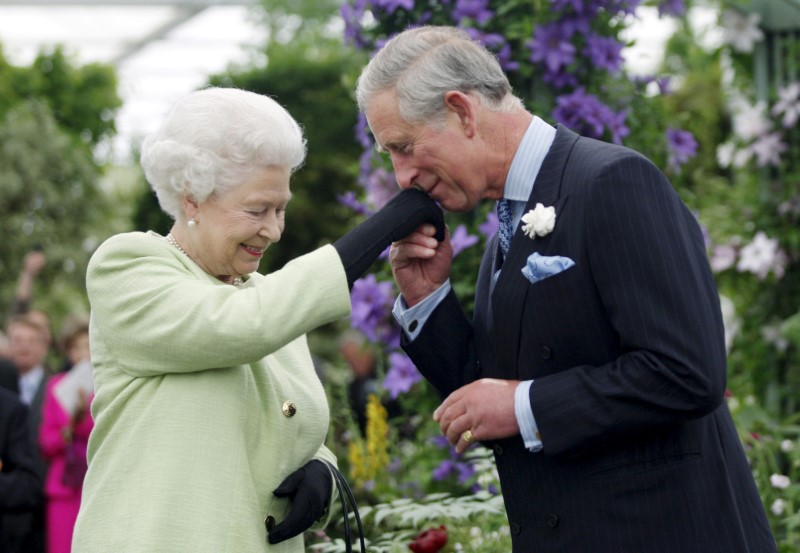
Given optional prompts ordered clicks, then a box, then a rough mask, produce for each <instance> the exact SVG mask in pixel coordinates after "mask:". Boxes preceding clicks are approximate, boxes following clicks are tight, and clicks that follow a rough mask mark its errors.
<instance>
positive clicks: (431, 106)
mask: <svg viewBox="0 0 800 553" xmlns="http://www.w3.org/2000/svg"><path fill="white" fill-rule="evenodd" d="M392 88H394V90H395V93H396V94H397V105H398V110H399V113H400V116H401V117H402V118H403V119H404V120H405V121H407V122H409V123H420V122H424V121H427V122H432V126H436V125H441V124H443V122H444V117H445V105H444V94H445V93H446V92H448V91H450V90H457V91H459V92H463V93H464V94H470V93H471V94H473V95H475V96H477V97H478V98H479V99H480V101H481V102H482V104H483V105H485V106H486V107H487V108H488V109H490V110H492V111H497V112H509V111H512V110H513V109H515V108H519V107H521V106H522V102H521V101H520V100H519V98H516V97H515V96H514V95H513V94H512V90H511V84H510V83H509V82H508V77H507V76H506V74H505V73H504V72H503V69H502V68H501V67H500V64H499V62H498V61H497V58H496V57H495V56H494V55H493V54H492V53H491V52H489V51H488V50H487V49H486V48H485V47H483V46H482V45H481V44H479V43H477V42H475V41H474V40H472V38H470V36H469V35H468V34H467V33H466V32H464V31H462V30H461V29H458V28H455V27H433V26H427V27H417V28H415V29H409V30H406V31H403V32H402V33H400V34H398V35H397V36H395V37H394V38H392V39H391V40H390V41H389V42H387V43H386V45H385V46H384V47H383V48H382V49H381V50H380V51H379V52H378V53H377V54H375V56H374V57H373V58H372V60H370V62H369V64H367V66H366V67H365V68H364V71H362V73H361V76H360V77H359V79H358V83H357V84H356V101H357V102H358V108H359V109H360V110H361V111H362V112H365V111H366V110H367V107H368V106H369V103H370V102H371V101H372V100H373V98H374V97H375V96H376V95H377V94H379V93H380V92H383V91H385V90H390V89H392Z"/></svg>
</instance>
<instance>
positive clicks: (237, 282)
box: [164, 232, 244, 286]
mask: <svg viewBox="0 0 800 553" xmlns="http://www.w3.org/2000/svg"><path fill="white" fill-rule="evenodd" d="M164 240H166V241H167V242H169V243H170V244H171V245H172V246H175V249H177V250H178V251H179V252H181V253H182V254H183V255H185V256H186V257H188V258H189V259H192V258H191V256H190V255H189V254H188V253H186V250H184V249H183V248H182V247H181V245H180V244H178V241H177V240H175V237H174V236H172V233H171V232H170V233H168V234H167V235H166V236H165V237H164ZM192 261H194V260H192ZM231 284H233V285H234V286H241V285H242V284H244V281H243V280H242V277H233V282H232V283H231Z"/></svg>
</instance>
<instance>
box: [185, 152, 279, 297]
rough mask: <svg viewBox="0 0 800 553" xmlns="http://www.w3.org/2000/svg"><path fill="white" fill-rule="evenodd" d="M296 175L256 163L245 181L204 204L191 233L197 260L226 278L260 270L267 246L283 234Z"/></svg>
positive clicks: (193, 253) (193, 252) (199, 209)
mask: <svg viewBox="0 0 800 553" xmlns="http://www.w3.org/2000/svg"><path fill="white" fill-rule="evenodd" d="M290 175H291V172H290V171H289V169H288V168H286V167H267V168H260V169H256V170H254V171H253V172H252V173H250V176H249V177H247V178H246V179H245V180H244V181H243V182H242V184H240V185H239V186H236V187H235V188H232V189H231V190H229V191H228V192H226V193H225V194H223V195H220V196H217V195H212V196H211V197H210V198H209V199H208V200H207V201H205V202H204V203H202V204H200V205H198V206H197V207H196V211H195V213H194V215H193V218H194V219H195V221H196V222H197V224H196V225H195V226H194V227H192V228H189V229H188V232H187V233H186V234H187V240H186V241H187V244H186V246H188V247H189V248H191V250H190V252H189V253H190V255H191V257H192V258H193V259H194V260H195V262H196V263H197V264H198V265H200V266H201V267H202V268H203V269H205V270H206V272H208V273H209V274H212V275H214V276H216V277H217V278H219V279H220V280H222V281H224V282H232V281H233V278H234V277H237V276H242V275H247V274H249V273H252V272H255V271H256V270H257V269H258V264H259V262H260V261H261V258H262V257H263V255H264V251H265V250H266V249H267V248H268V247H269V245H270V244H272V243H274V242H277V241H279V240H280V239H281V234H282V233H283V227H284V215H285V213H286V206H287V204H288V203H289V200H290V199H291V197H292V193H291V192H290V191H289V177H290ZM186 246H184V247H186Z"/></svg>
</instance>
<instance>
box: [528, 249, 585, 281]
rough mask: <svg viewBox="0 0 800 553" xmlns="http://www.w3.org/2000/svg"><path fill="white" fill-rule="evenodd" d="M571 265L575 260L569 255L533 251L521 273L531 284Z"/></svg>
mask: <svg viewBox="0 0 800 553" xmlns="http://www.w3.org/2000/svg"><path fill="white" fill-rule="evenodd" d="M573 265H575V262H574V261H573V260H571V259H570V258H569V257H563V256H560V255H553V256H544V255H539V254H538V253H536V252H534V253H532V254H531V255H530V257H528V262H527V263H526V264H525V266H524V267H523V268H522V274H523V275H525V278H527V279H528V280H530V281H531V283H532V284H536V283H537V282H539V281H540V280H544V279H546V278H547V277H551V276H553V275H557V274H558V273H560V272H561V271H566V270H567V269H569V268H570V267H572V266H573Z"/></svg>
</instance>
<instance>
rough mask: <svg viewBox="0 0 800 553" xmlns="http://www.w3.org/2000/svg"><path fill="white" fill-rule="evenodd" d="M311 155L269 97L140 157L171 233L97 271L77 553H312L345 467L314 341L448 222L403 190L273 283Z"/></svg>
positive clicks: (231, 106)
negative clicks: (408, 248)
mask: <svg viewBox="0 0 800 553" xmlns="http://www.w3.org/2000/svg"><path fill="white" fill-rule="evenodd" d="M304 157H305V141H304V139H303V135H302V132H301V130H300V128H299V126H298V125H297V123H296V122H295V121H294V119H292V117H291V116H290V115H289V114H288V113H287V112H286V111H285V110H284V109H283V108H282V107H281V106H280V105H278V104H277V103H276V102H275V101H273V100H272V99H270V98H267V97H265V96H261V95H258V94H254V93H250V92H245V91H242V90H236V89H216V88H212V89H206V90H203V91H198V92H195V93H193V94H191V95H189V96H188V97H186V98H185V99H183V100H182V101H180V102H179V103H178V104H177V105H176V106H175V107H174V108H173V110H172V111H171V112H170V114H169V115H168V116H167V119H166V121H165V122H164V123H163V125H162V127H161V129H160V130H159V131H158V132H157V133H156V134H155V135H153V136H152V137H149V138H148V139H147V140H146V141H145V143H144V144H143V147H142V167H143V168H144V171H145V175H146V176H147V179H148V181H149V182H150V183H151V185H152V187H153V189H154V190H155V192H156V194H157V196H158V199H159V203H160V205H161V207H162V208H163V209H164V211H166V212H167V213H168V214H169V215H171V216H172V217H173V218H174V219H175V224H174V225H173V227H172V229H171V231H170V233H169V234H167V236H165V237H164V236H160V235H158V234H156V233H154V232H148V233H137V232H134V233H127V234H121V235H117V236H114V237H112V238H110V239H109V240H107V241H106V242H105V243H104V244H102V245H101V246H100V248H98V250H97V251H96V252H95V254H94V255H93V256H92V259H91V261H90V263H89V268H88V273H87V289H88V294H89V300H90V304H91V310H92V318H91V348H92V360H93V363H94V370H95V376H94V378H95V394H96V395H95V399H94V402H93V404H92V414H93V416H94V419H95V427H94V430H93V432H92V435H91V438H90V441H89V471H88V473H87V475H86V480H85V485H84V491H83V501H82V504H81V511H80V514H79V518H78V522H77V526H76V529H75V537H74V540H73V551H75V552H77V553H100V552H102V553H108V552H111V551H113V552H114V553H120V552H158V553H170V552H181V553H185V552H192V553H202V552H208V553H222V552H231V553H250V552H257V551H269V552H300V551H303V550H304V546H303V538H302V532H303V531H304V530H306V529H308V528H310V527H312V526H314V527H317V526H321V525H324V524H325V522H326V520H325V515H324V513H326V512H328V511H327V507H328V506H329V503H330V501H331V499H332V493H333V492H332V488H333V486H332V477H331V474H330V471H329V470H328V468H327V467H326V466H325V465H324V464H323V463H322V462H321V460H326V461H330V462H335V459H334V456H333V455H332V453H331V452H330V451H329V450H328V449H327V448H326V447H325V446H324V445H323V443H324V440H325V435H326V432H327V430H328V421H329V413H328V405H327V402H326V399H325V394H324V390H323V388H322V385H321V383H320V381H319V380H318V378H317V376H316V374H315V372H314V368H313V365H312V361H311V356H310V353H309V350H308V347H307V345H306V338H305V333H306V332H308V331H309V330H311V329H313V328H315V327H318V326H320V325H322V324H325V323H328V322H330V321H333V320H335V319H338V318H340V317H343V316H346V315H347V314H348V313H349V310H350V298H349V289H350V287H352V283H353V281H354V280H355V279H357V278H358V277H359V276H360V275H361V274H362V273H363V272H364V271H366V269H367V268H368V267H369V265H370V264H371V263H372V261H374V260H375V259H376V258H377V256H378V255H379V254H380V252H381V251H382V250H383V249H384V248H386V247H387V246H388V245H389V244H390V243H391V242H392V241H394V240H397V239H399V238H401V237H403V236H405V235H407V234H408V233H410V232H411V231H412V230H414V229H415V228H416V227H417V226H418V225H420V224H423V223H432V224H433V225H434V226H435V227H436V229H437V231H438V232H439V236H440V237H442V236H443V232H444V223H443V220H442V214H441V211H440V210H439V208H438V207H437V206H436V205H435V204H434V203H433V202H432V201H431V200H430V199H428V197H427V196H426V195H425V194H423V193H421V192H418V191H413V192H414V193H413V194H408V193H406V192H403V193H401V194H399V195H398V196H396V197H395V199H394V200H392V201H391V202H389V203H388V204H387V206H386V207H385V208H384V209H383V210H381V211H379V212H378V213H376V214H375V215H373V216H372V217H371V218H369V219H368V220H366V221H365V222H364V223H362V224H361V225H359V226H357V227H356V228H354V229H353V230H351V231H350V232H348V233H347V234H346V235H345V236H343V237H342V238H340V239H339V240H337V241H336V242H335V243H334V244H333V245H332V246H324V247H322V248H320V249H318V250H316V251H313V252H311V253H309V254H307V255H303V256H301V257H299V258H297V259H295V260H293V261H292V262H290V263H288V264H287V265H286V266H285V267H284V268H283V269H281V270H279V271H275V272H273V273H271V274H268V275H266V276H263V275H261V274H259V273H257V272H256V269H257V268H258V265H259V261H260V260H261V257H262V256H263V255H264V252H265V250H266V249H267V247H268V246H269V245H270V244H272V243H273V242H277V241H278V240H279V239H280V237H281V233H282V232H283V230H284V213H285V211H286V209H287V206H288V204H289V201H290V199H291V192H290V187H289V180H290V175H291V173H292V171H293V170H294V169H295V168H297V167H298V166H299V165H300V164H301V163H302V162H303V159H304Z"/></svg>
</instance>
